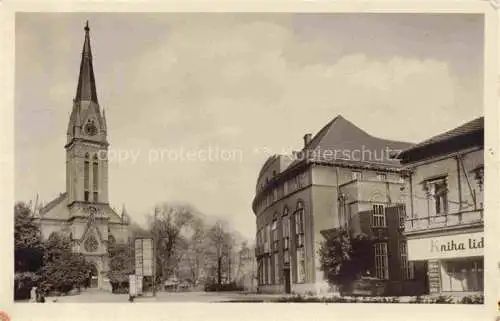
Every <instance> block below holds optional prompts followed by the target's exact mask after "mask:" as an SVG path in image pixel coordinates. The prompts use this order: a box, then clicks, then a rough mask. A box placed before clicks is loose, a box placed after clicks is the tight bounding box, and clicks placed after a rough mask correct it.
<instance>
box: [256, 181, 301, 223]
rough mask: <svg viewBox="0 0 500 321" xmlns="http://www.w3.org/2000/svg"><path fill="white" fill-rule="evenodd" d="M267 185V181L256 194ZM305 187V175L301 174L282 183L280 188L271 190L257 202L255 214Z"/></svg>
mask: <svg viewBox="0 0 500 321" xmlns="http://www.w3.org/2000/svg"><path fill="white" fill-rule="evenodd" d="M267 184H268V181H266V184H263V185H261V186H260V188H259V191H258V192H260V191H261V190H262V189H263V188H264V187H265V186H266V185H267ZM306 185H307V176H306V173H301V174H299V175H297V176H294V177H293V178H291V179H289V180H287V181H285V182H284V183H282V184H280V186H277V187H275V188H273V189H272V190H271V191H269V192H268V193H267V194H266V195H264V196H263V197H262V198H261V199H260V200H259V202H258V203H257V213H260V212H261V211H262V210H264V209H265V208H267V207H268V206H270V205H271V204H273V203H274V202H276V201H278V200H280V199H281V198H283V197H284V196H286V195H288V194H290V193H293V192H295V191H296V190H299V189H301V188H303V187H305V186H306Z"/></svg>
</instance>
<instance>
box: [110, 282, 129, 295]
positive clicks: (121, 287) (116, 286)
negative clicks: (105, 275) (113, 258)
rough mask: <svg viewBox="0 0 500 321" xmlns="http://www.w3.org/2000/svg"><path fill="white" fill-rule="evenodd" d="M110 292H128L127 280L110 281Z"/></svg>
mask: <svg viewBox="0 0 500 321" xmlns="http://www.w3.org/2000/svg"><path fill="white" fill-rule="evenodd" d="M110 283H111V292H112V293H120V294H123V293H128V292H129V282H128V281H126V282H110Z"/></svg>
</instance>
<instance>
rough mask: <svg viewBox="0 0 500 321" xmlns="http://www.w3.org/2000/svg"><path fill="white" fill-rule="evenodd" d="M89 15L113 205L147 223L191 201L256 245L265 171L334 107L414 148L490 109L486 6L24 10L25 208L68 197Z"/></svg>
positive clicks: (19, 173) (20, 96) (21, 187)
mask: <svg viewBox="0 0 500 321" xmlns="http://www.w3.org/2000/svg"><path fill="white" fill-rule="evenodd" d="M86 20H89V25H90V35H91V45H92V53H93V63H94V73H95V77H96V84H97V94H98V99H99V104H100V106H101V108H104V109H105V110H106V117H107V125H108V140H109V142H110V144H111V145H110V155H109V157H110V162H109V197H110V203H111V204H112V206H113V207H115V208H116V209H117V210H118V211H121V208H122V205H123V204H126V207H127V210H128V212H129V214H130V215H131V217H132V219H133V220H135V221H136V222H138V223H140V224H142V223H144V222H146V220H145V219H144V216H145V214H149V213H152V211H153V208H154V205H155V204H156V203H158V202H180V203H189V204H192V205H193V206H195V207H196V208H197V209H198V210H199V211H201V212H203V213H205V214H206V215H208V216H212V217H218V218H223V219H225V220H227V221H228V222H229V223H230V224H232V225H233V226H234V228H235V229H237V230H238V231H239V232H240V233H241V234H243V235H244V236H247V237H249V238H253V237H254V235H255V216H254V214H253V212H252V209H251V202H252V199H253V197H254V193H255V183H256V179H257V174H258V172H259V170H260V167H261V166H262V165H263V163H264V162H265V160H266V159H267V157H268V156H270V154H273V153H283V152H289V151H291V150H292V149H300V148H301V147H302V137H303V136H304V134H306V133H313V134H315V133H316V132H317V131H319V130H320V129H321V128H322V127H323V126H324V125H325V124H326V123H327V122H329V121H330V120H332V119H333V118H334V117H335V116H337V115H342V116H343V117H344V118H346V119H348V120H349V121H351V122H352V123H354V124H355V125H356V126H358V127H360V128H362V129H363V130H365V131H367V132H368V133H370V134H372V135H374V136H377V137H381V138H386V139H392V140H401V141H407V142H419V141H421V140H424V139H426V138H429V137H430V136H433V135H435V134H438V133H440V132H443V131H446V130H448V129H451V128H453V127H456V126H458V125H461V124H462V123H465V122H467V121H469V120H471V119H473V118H475V117H479V116H482V115H483V42H484V38H483V18H482V16H480V15H465V14H448V15H438V14H389V13H388V14H328V13H322V14H285V13H260V14H257V13H255V14H250V13H239V14H235V13H183V14H179V13H156V14H151V13H149V14H148V13H58V14H53V13H18V14H17V15H16V53H15V60H16V62H15V64H16V65H15V78H16V80H15V198H16V200H17V201H29V200H31V199H33V198H34V196H35V195H36V193H38V194H39V195H40V198H41V200H43V201H44V202H48V201H50V200H51V199H52V198H54V197H56V196H57V195H59V193H60V192H64V190H65V151H64V147H63V146H64V144H65V142H66V129H67V124H68V120H69V115H70V112H71V108H72V99H73V98H74V95H75V92H76V86H77V80H78V71H79V64H80V59H81V50H82V45H83V39H84V30H83V27H84V25H85V21H86ZM193 153H196V154H193ZM162 155H163V156H162Z"/></svg>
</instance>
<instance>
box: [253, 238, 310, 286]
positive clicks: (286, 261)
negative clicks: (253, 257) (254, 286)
mask: <svg viewBox="0 0 500 321" xmlns="http://www.w3.org/2000/svg"><path fill="white" fill-rule="evenodd" d="M295 253H296V255H295V262H296V265H295V267H293V266H292V265H291V264H290V254H289V250H288V249H286V250H284V251H283V256H282V258H283V261H281V262H280V255H279V253H278V252H275V253H274V254H272V255H265V256H262V257H260V258H259V259H258V268H257V269H258V271H257V274H258V282H259V285H271V284H285V282H287V280H286V279H285V278H284V273H281V269H280V267H281V266H285V265H286V266H287V268H289V271H290V274H289V277H290V280H289V282H290V283H296V284H297V283H304V282H305V280H306V275H305V272H306V261H305V255H304V248H303V247H301V248H298V249H297V250H296V251H295ZM295 275H297V279H294V276H295Z"/></svg>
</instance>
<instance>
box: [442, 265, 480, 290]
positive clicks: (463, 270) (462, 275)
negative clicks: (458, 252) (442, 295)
mask: <svg viewBox="0 0 500 321" xmlns="http://www.w3.org/2000/svg"><path fill="white" fill-rule="evenodd" d="M441 284H442V285H441V286H442V291H443V292H482V291H483V290H484V261H483V258H477V259H460V260H443V261H441Z"/></svg>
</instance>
